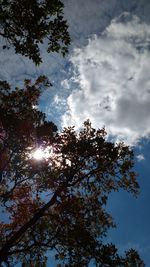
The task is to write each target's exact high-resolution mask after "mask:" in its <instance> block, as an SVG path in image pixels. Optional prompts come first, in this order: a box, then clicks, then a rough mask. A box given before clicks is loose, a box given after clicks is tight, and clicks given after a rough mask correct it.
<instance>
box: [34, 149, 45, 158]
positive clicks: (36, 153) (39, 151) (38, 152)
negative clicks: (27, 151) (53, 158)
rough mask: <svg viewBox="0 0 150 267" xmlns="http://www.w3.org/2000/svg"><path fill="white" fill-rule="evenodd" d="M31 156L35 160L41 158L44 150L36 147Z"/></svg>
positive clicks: (43, 156)
mask: <svg viewBox="0 0 150 267" xmlns="http://www.w3.org/2000/svg"><path fill="white" fill-rule="evenodd" d="M32 156H33V158H34V159H36V160H41V159H43V158H45V153H44V150H42V149H41V148H38V149H36V150H35V151H34V152H33V155H32Z"/></svg>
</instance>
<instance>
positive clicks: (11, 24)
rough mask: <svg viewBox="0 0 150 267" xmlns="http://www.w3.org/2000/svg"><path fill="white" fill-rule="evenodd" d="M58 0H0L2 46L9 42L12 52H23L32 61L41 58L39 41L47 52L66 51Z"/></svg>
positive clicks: (66, 38)
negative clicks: (3, 41) (45, 44)
mask: <svg viewBox="0 0 150 267" xmlns="http://www.w3.org/2000/svg"><path fill="white" fill-rule="evenodd" d="M63 7H64V5H63V3H62V2H61V1H60V0H44V1H37V0H1V1H0V26H1V27H0V35H1V36H2V37H3V38H5V40H6V41H7V42H6V45H4V46H3V48H4V49H6V48H9V47H10V45H12V46H13V47H14V48H15V52H16V53H19V54H21V55H24V56H27V57H29V58H30V59H32V60H33V62H34V63H35V64H39V63H41V62H42V59H41V55H40V54H41V53H40V44H42V43H43V42H44V41H45V42H46V43H47V52H48V53H49V52H57V53H59V52H60V53H61V54H62V55H63V56H64V55H65V54H66V53H67V52H68V46H69V44H70V36H69V33H68V25H67V22H66V20H65V19H64V14H63Z"/></svg>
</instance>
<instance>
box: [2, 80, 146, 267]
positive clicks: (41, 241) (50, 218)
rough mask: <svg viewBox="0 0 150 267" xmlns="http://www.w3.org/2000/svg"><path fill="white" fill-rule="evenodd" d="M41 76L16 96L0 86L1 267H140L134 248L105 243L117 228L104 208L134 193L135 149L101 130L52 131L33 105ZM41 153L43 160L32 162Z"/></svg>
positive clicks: (40, 87) (88, 127)
mask: <svg viewBox="0 0 150 267" xmlns="http://www.w3.org/2000/svg"><path fill="white" fill-rule="evenodd" d="M44 85H45V86H47V85H49V83H48V81H47V79H46V78H45V77H39V79H38V80H37V81H36V82H35V83H34V84H32V83H31V82H30V81H28V80H26V81H25V86H24V88H23V89H19V88H16V89H15V90H14V91H13V90H11V89H10V86H9V85H8V84H7V83H6V82H1V83H0V99H1V100H0V101H1V103H0V104H1V105H0V157H1V163H0V164H1V165H0V173H1V188H0V200H1V208H2V209H3V210H4V212H5V214H8V217H7V218H5V221H2V222H1V225H0V226H1V229H0V235H1V241H0V242H1V243H0V246H1V248H0V262H1V266H14V265H15V263H16V262H22V266H24V267H25V266H43V267H44V266H46V257H45V252H46V251H47V250H48V251H49V250H51V251H52V252H53V253H54V254H55V258H56V260H59V264H58V266H65V267H80V266H81V267H87V266H89V264H90V263H91V262H93V263H94V264H95V266H98V267H104V266H105V267H106V266H107V267H110V266H113V267H125V266H130V267H131V266H134V267H143V266H144V264H143V261H142V260H141V259H140V257H139V255H138V253H137V252H136V251H134V250H130V251H128V252H126V254H125V255H124V256H119V254H118V251H117V248H116V247H115V245H113V244H111V243H110V244H109V243H108V244H106V243H105V242H104V237H105V236H106V235H107V231H108V229H109V228H111V227H115V223H114V221H113V219H112V217H111V215H110V214H108V213H107V212H106V210H105V207H106V204H107V198H108V195H109V193H110V192H112V191H118V190H119V189H120V188H123V189H125V190H127V191H128V192H131V193H133V194H134V195H137V194H138V191H139V186H138V183H137V181H136V174H135V173H134V171H133V170H132V167H133V165H134V161H133V151H132V150H131V149H130V148H129V147H127V146H125V145H124V144H123V143H118V144H114V143H112V142H109V141H108V140H107V139H106V132H105V129H98V130H95V129H93V128H92V126H91V123H90V122H89V121H86V122H85V123H84V126H83V129H82V130H81V131H80V132H78V133H77V132H76V131H75V130H74V127H69V128H65V129H64V130H63V131H62V132H58V131H57V128H56V126H55V125H54V124H53V123H51V122H48V121H46V118H45V115H44V114H43V113H42V112H40V111H38V109H37V108H36V105H37V103H38V99H39V97H40V93H41V91H42V90H43V86H44ZM36 149H41V150H42V151H44V153H45V157H42V158H41V159H40V160H37V159H35V158H34V151H36Z"/></svg>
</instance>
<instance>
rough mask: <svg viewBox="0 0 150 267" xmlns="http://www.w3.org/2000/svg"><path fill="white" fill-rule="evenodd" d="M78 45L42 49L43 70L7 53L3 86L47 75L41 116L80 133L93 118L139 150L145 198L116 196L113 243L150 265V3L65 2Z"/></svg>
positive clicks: (1, 60) (0, 54)
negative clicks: (59, 50)
mask: <svg viewBox="0 0 150 267" xmlns="http://www.w3.org/2000/svg"><path fill="white" fill-rule="evenodd" d="M64 4H65V16H66V18H67V20H68V23H69V31H70V34H71V37H72V45H71V47H70V53H69V55H68V56H67V57H66V58H65V59H63V58H62V57H61V56H59V55H56V54H53V55H49V54H47V53H46V52H45V50H44V48H43V47H42V48H41V51H42V56H43V63H42V64H41V65H40V66H39V67H35V66H34V64H33V63H32V62H31V61H30V60H28V59H26V58H24V57H22V56H19V55H16V54H15V53H14V51H13V49H10V50H8V51H7V52H6V51H3V50H1V51H0V64H1V66H2V67H1V72H0V79H3V80H4V79H6V80H7V81H9V82H10V83H11V84H13V85H14V86H15V85H21V84H22V81H23V79H24V78H29V79H35V78H36V77H37V76H38V75H41V74H45V75H47V76H48V77H49V79H50V81H51V82H52V83H53V87H52V88H49V89H47V90H46V91H45V92H44V93H43V95H42V96H41V99H40V108H41V109H42V110H43V111H44V112H46V114H47V117H48V118H49V119H50V120H52V121H54V122H55V123H56V124H57V125H58V127H59V128H61V127H63V126H67V125H75V126H76V129H79V128H80V127H81V125H82V123H83V121H84V120H86V119H87V118H89V119H90V120H91V121H92V123H93V125H94V126H95V127H103V126H105V127H106V130H107V132H108V134H109V136H111V137H113V140H116V141H118V140H119V141H120V140H123V141H125V142H126V143H128V144H130V145H133V146H134V149H135V155H136V156H135V159H136V166H135V169H136V171H137V172H138V173H139V177H138V180H139V183H140V186H141V193H140V195H139V197H138V199H134V198H133V197H132V196H130V195H129V194H127V193H124V192H120V193H118V194H112V195H111V196H110V199H109V206H108V209H109V210H110V212H111V213H112V215H113V217H114V219H115V221H116V223H117V229H115V230H113V231H110V233H109V237H108V239H109V240H111V241H112V242H116V244H118V246H119V248H120V250H121V251H123V250H125V249H127V248H129V247H134V248H137V249H138V250H139V251H140V253H141V255H142V257H143V259H144V260H145V263H146V266H149V264H150V234H149V225H150V212H149V203H150V194H149V191H150V164H149V162H150V154H149V151H150V141H149V136H150V75H149V63H150V15H149V14H150V1H149V0H111V1H110V0H92V1H91V0H86V1H84V0H76V1H74V0H64Z"/></svg>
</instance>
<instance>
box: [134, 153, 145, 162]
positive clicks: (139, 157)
mask: <svg viewBox="0 0 150 267" xmlns="http://www.w3.org/2000/svg"><path fill="white" fill-rule="evenodd" d="M136 158H137V160H138V161H142V160H145V157H144V155H143V154H139V155H137V156H136Z"/></svg>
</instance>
